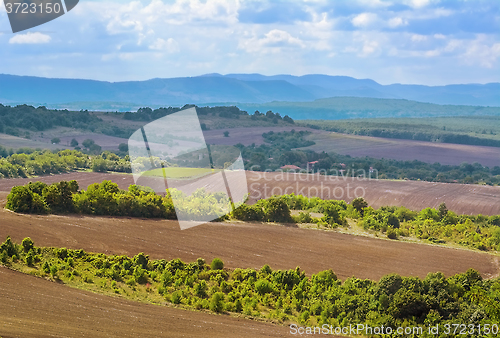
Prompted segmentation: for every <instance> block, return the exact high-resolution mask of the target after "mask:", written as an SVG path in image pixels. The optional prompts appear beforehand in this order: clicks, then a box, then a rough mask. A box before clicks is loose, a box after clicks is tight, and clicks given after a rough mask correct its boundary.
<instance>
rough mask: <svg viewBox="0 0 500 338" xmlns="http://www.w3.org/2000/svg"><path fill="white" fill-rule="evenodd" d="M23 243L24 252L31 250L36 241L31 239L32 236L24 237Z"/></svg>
mask: <svg viewBox="0 0 500 338" xmlns="http://www.w3.org/2000/svg"><path fill="white" fill-rule="evenodd" d="M21 244H22V246H23V250H24V252H29V251H30V250H31V249H33V247H34V243H33V241H32V240H31V238H29V237H26V238H25V239H23V241H22V243H21Z"/></svg>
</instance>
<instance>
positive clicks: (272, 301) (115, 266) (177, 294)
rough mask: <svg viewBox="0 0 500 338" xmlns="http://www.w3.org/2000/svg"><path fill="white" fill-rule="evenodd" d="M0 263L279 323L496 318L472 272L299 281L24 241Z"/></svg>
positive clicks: (493, 301)
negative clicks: (40, 245)
mask: <svg viewBox="0 0 500 338" xmlns="http://www.w3.org/2000/svg"><path fill="white" fill-rule="evenodd" d="M0 264H2V265H4V266H7V267H10V268H11V269H15V270H18V271H21V272H24V273H28V274H31V275H34V276H38V277H42V278H46V279H50V280H55V281H58V282H61V283H64V284H66V285H68V286H71V287H76V288H80V289H86V290H91V291H94V292H99V293H104V294H107V295H115V296H119V297H124V298H128V299H132V300H139V301H145V302H150V303H156V304H163V303H170V304H173V305H177V306H181V307H185V308H192V309H198V310H206V311H211V312H215V313H225V314H243V315H246V316H252V317H255V318H262V319H265V320H270V321H273V322H279V323H299V324H301V325H307V326H316V325H318V326H320V325H323V324H327V325H332V326H334V327H337V326H349V324H351V325H356V324H365V325H369V326H372V327H380V326H382V325H383V326H385V327H391V328H393V329H396V328H397V327H412V326H419V327H422V328H424V330H423V332H424V335H422V337H427V336H429V337H430V335H426V333H427V328H428V327H429V326H431V325H433V326H435V325H438V324H439V325H445V324H453V323H464V324H467V325H475V326H476V327H477V325H482V326H485V325H489V326H492V325H497V326H498V320H499V319H500V307H499V306H498V301H499V300H500V292H499V291H500V280H499V279H492V280H483V278H482V277H481V276H480V274H479V273H478V272H477V271H475V270H472V269H470V270H468V271H467V272H465V273H461V274H456V275H454V276H450V277H448V278H446V277H445V276H444V275H443V274H442V273H439V272H437V273H430V274H428V275H427V277H426V278H424V279H420V278H417V277H402V276H400V275H397V274H390V275H386V276H384V277H382V278H381V279H380V280H379V281H373V280H368V279H358V278H354V277H352V278H348V279H346V280H344V281H340V280H339V279H338V278H337V276H336V275H335V273H334V272H333V271H331V270H326V271H321V272H319V273H317V274H314V275H312V276H307V275H306V274H305V272H304V271H302V270H301V269H300V268H299V267H297V268H296V269H293V270H273V269H272V268H271V267H270V266H268V265H264V266H263V267H262V268H261V269H258V270H257V269H227V268H224V266H223V262H222V261H221V260H220V259H214V260H213V261H212V263H211V264H210V266H209V265H208V264H206V263H205V260H203V259H201V258H199V259H197V260H196V261H195V262H191V263H185V262H183V261H181V260H179V259H174V260H170V261H167V260H150V259H149V257H148V256H147V255H145V254H144V253H139V254H137V255H135V256H134V257H127V256H114V255H105V254H101V253H88V252H85V251H83V250H71V249H66V248H48V247H36V246H35V243H33V241H31V239H29V238H25V239H24V240H23V241H22V244H16V243H13V242H12V240H11V239H10V238H7V240H6V241H5V242H4V243H3V244H1V245H0ZM472 336H474V335H468V336H467V337H472ZM486 336H488V337H490V336H491V337H492V336H495V335H486ZM432 337H434V335H432Z"/></svg>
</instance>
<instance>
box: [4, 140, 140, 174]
mask: <svg viewBox="0 0 500 338" xmlns="http://www.w3.org/2000/svg"><path fill="white" fill-rule="evenodd" d="M2 149H5V148H2V147H0V178H17V177H28V176H41V175H50V174H61V173H67V172H70V171H73V170H76V169H92V171H95V172H106V171H116V172H125V173H130V172H132V169H131V166H130V161H129V158H128V155H127V156H125V157H124V158H121V157H119V156H118V155H116V154H114V153H111V152H109V151H105V152H103V153H102V154H100V155H97V156H96V155H91V156H89V155H88V154H85V153H82V152H80V151H78V150H61V151H58V152H51V151H50V150H44V151H41V150H39V151H35V150H30V149H20V150H19V151H18V152H17V153H13V152H10V155H8V154H5V153H3V152H2ZM3 155H7V156H6V157H3Z"/></svg>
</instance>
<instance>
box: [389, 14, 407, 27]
mask: <svg viewBox="0 0 500 338" xmlns="http://www.w3.org/2000/svg"><path fill="white" fill-rule="evenodd" d="M387 24H388V25H389V27H391V28H396V27H400V26H406V25H408V21H407V20H406V19H403V18H401V17H399V16H397V17H395V18H392V19H390V20H389V21H388V22H387Z"/></svg>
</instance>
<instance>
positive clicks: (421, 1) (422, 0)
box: [407, 0, 430, 8]
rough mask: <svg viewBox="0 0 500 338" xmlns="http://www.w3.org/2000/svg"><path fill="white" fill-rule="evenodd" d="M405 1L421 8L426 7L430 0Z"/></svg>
mask: <svg viewBox="0 0 500 338" xmlns="http://www.w3.org/2000/svg"><path fill="white" fill-rule="evenodd" d="M407 3H408V5H410V6H411V7H413V8H422V7H426V6H427V5H429V3H430V0H410V1H407Z"/></svg>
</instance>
